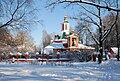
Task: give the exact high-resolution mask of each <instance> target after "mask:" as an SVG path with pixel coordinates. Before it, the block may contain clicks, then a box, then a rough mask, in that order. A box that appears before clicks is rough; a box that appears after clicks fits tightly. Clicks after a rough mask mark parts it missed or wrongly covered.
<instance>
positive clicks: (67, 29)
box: [62, 16, 70, 36]
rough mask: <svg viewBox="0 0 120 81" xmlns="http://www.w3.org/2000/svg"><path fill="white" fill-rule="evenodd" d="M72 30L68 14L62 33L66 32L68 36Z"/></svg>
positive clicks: (65, 17)
mask: <svg viewBox="0 0 120 81" xmlns="http://www.w3.org/2000/svg"><path fill="white" fill-rule="evenodd" d="M69 32H70V23H69V22H68V21H67V16H64V22H63V23H62V34H63V33H65V34H66V36H69Z"/></svg>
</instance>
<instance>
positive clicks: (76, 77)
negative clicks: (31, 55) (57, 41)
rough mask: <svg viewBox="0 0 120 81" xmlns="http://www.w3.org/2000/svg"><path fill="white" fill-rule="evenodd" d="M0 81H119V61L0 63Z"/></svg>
mask: <svg viewBox="0 0 120 81" xmlns="http://www.w3.org/2000/svg"><path fill="white" fill-rule="evenodd" d="M0 81H120V61H119V62H118V61H112V60H109V61H105V62H103V63H102V64H98V63H97V62H79V63H72V64H69V63H63V64H59V63H57V64H56V65H55V64H54V63H53V64H43V65H41V64H40V63H39V64H29V63H18V64H16V63H13V64H6V63H4V62H0Z"/></svg>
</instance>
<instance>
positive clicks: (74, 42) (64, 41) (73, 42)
mask: <svg viewBox="0 0 120 81" xmlns="http://www.w3.org/2000/svg"><path fill="white" fill-rule="evenodd" d="M78 38H79V35H77V34H75V32H74V30H72V31H70V23H69V22H68V21H67V17H66V16H64V22H63V23H62V26H61V35H55V38H54V40H53V42H52V43H51V44H50V45H48V46H46V47H45V51H47V50H48V51H47V52H46V53H49V52H53V51H54V52H57V51H58V50H61V51H66V50H79V49H92V50H93V49H95V48H93V47H89V46H85V45H83V44H81V42H80V41H79V40H78Z"/></svg>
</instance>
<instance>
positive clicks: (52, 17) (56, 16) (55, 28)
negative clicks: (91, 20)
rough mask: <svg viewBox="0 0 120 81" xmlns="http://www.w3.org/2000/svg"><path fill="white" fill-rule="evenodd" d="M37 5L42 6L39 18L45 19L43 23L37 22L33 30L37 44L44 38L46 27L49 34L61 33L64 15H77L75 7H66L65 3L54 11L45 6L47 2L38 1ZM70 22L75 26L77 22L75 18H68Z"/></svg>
mask: <svg viewBox="0 0 120 81" xmlns="http://www.w3.org/2000/svg"><path fill="white" fill-rule="evenodd" d="M36 3H37V4H36V7H38V8H40V11H39V14H38V19H41V20H43V22H42V24H43V26H41V24H36V25H34V26H35V29H34V30H33V31H32V36H33V38H34V41H35V42H36V44H37V46H38V45H40V43H41V38H42V31H43V30H44V29H45V30H46V31H47V32H48V33H49V34H50V33H53V32H55V33H57V34H59V33H60V32H61V23H62V22H63V17H64V16H65V15H66V16H72V15H75V14H74V13H75V9H72V8H67V9H64V8H63V5H59V6H57V7H56V8H55V9H54V10H53V11H52V12H51V10H50V9H49V8H48V9H46V8H44V7H45V3H42V4H41V2H40V1H38V2H36ZM68 21H69V22H70V25H71V27H74V26H75V24H76V22H75V21H73V20H70V19H68Z"/></svg>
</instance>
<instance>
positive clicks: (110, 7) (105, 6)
mask: <svg viewBox="0 0 120 81" xmlns="http://www.w3.org/2000/svg"><path fill="white" fill-rule="evenodd" d="M62 3H66V7H68V6H70V5H72V4H73V5H78V6H80V7H82V8H83V9H84V10H85V11H86V12H85V13H83V15H84V16H83V17H84V18H80V20H84V21H86V22H89V23H92V24H94V25H95V26H96V27H97V28H98V29H99V40H98V39H96V37H95V36H94V34H93V32H92V31H91V30H90V28H89V27H87V29H88V31H89V32H90V34H91V35H92V37H93V39H94V40H95V42H96V44H97V45H98V46H99V51H100V58H99V63H101V61H102V56H103V41H104V40H105V39H106V37H107V36H108V35H109V33H110V32H111V30H112V28H113V27H114V25H115V24H116V22H117V18H118V12H119V11H120V9H119V8H118V0H110V1H109V0H103V1H102V0H52V2H50V4H49V5H48V7H49V6H50V7H52V8H54V7H55V6H57V5H58V4H62ZM103 11H104V13H103ZM110 11H114V12H115V13H116V16H115V18H114V21H113V23H112V24H111V26H110V27H109V28H108V29H107V30H106V31H105V32H103V31H104V30H103V27H104V25H103V21H102V17H103V15H104V14H105V12H107V13H109V12H110ZM88 13H89V15H88ZM75 19H77V18H75Z"/></svg>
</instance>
